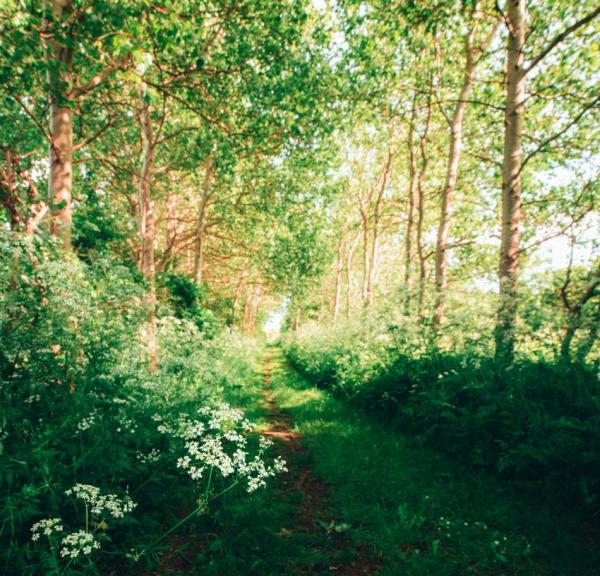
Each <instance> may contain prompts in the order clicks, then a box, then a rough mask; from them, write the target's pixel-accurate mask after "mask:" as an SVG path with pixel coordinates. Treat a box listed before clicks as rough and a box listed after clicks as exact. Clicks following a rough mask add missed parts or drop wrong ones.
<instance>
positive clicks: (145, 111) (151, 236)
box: [139, 85, 158, 370]
mask: <svg viewBox="0 0 600 576" xmlns="http://www.w3.org/2000/svg"><path fill="white" fill-rule="evenodd" d="M140 102H141V109H140V128H141V135H142V170H141V173H140V181H139V219H140V270H141V272H142V274H143V275H144V278H145V279H146V282H147V283H148V295H147V303H146V304H147V310H148V312H147V317H148V321H147V323H146V326H145V327H144V331H143V336H144V339H145V341H146V346H147V348H148V356H149V359H150V369H151V370H155V369H156V367H157V365H158V357H157V341H156V286H155V274H156V263H155V259H154V242H155V237H156V221H155V212H154V210H155V204H154V201H153V199H152V194H151V190H152V189H151V184H152V170H153V161H154V142H153V139H152V138H153V137H152V119H151V108H150V104H149V102H148V100H147V90H146V86H145V85H143V86H142V87H141V88H140Z"/></svg>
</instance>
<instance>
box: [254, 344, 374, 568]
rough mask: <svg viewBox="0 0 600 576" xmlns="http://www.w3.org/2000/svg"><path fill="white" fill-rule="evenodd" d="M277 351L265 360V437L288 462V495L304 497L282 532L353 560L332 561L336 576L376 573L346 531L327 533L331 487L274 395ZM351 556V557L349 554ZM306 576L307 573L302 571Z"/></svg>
mask: <svg viewBox="0 0 600 576" xmlns="http://www.w3.org/2000/svg"><path fill="white" fill-rule="evenodd" d="M281 362H282V361H281V359H280V357H279V356H278V351H277V350H273V349H269V350H267V352H266V355H265V361H264V379H263V385H264V402H265V408H266V409H267V411H268V418H267V420H268V422H269V428H268V429H266V430H263V431H262V434H263V435H264V436H266V437H268V438H271V439H272V440H273V441H275V442H276V444H277V446H278V450H279V453H280V454H281V456H282V457H283V458H284V459H285V461H286V462H287V468H288V470H289V472H288V473H287V474H285V475H284V476H282V477H280V482H282V483H283V484H284V490H285V493H286V494H287V495H288V496H289V497H292V495H293V494H294V493H295V494H296V495H297V494H298V493H299V494H300V495H301V503H300V505H299V513H298V516H297V518H296V520H295V522H296V523H295V524H294V525H292V526H290V527H289V528H288V529H284V530H282V532H283V534H282V535H283V536H285V535H286V533H287V534H292V533H293V532H304V533H309V534H311V535H313V536H317V537H318V540H320V542H321V543H320V544H319V547H320V548H321V547H322V548H323V549H324V550H327V551H328V552H329V554H330V555H331V556H332V557H339V556H343V557H350V558H351V559H350V560H345V561H340V562H333V563H331V564H330V565H329V566H328V567H327V568H328V571H329V572H330V573H331V574H335V575H336V576H367V575H370V574H376V573H377V571H378V569H379V565H378V562H377V561H376V560H375V559H374V558H372V557H371V556H370V555H369V553H368V550H366V549H365V548H364V547H361V546H357V545H356V544H355V543H354V542H352V541H351V540H350V538H349V537H348V536H347V535H346V534H344V533H343V532H336V531H335V530H331V531H328V530H326V526H327V525H329V524H330V523H331V522H333V521H335V519H334V518H333V517H332V516H328V515H327V514H326V513H325V510H326V509H327V501H328V493H329V490H328V487H327V485H326V484H325V482H324V481H323V480H322V479H320V478H318V477H317V476H316V475H315V474H314V472H313V470H312V469H311V467H310V465H308V464H307V463H306V461H307V458H306V455H307V454H308V452H307V450H306V448H304V447H303V445H302V436H301V435H300V434H299V433H298V432H296V431H294V430H293V419H292V416H291V415H290V414H288V413H287V412H283V411H282V410H281V409H280V408H279V406H278V405H277V402H276V400H275V397H274V395H273V391H272V388H271V376H272V374H273V371H274V370H276V369H277V368H279V367H280V366H281ZM348 551H350V552H351V553H350V554H348V553H347V552H348ZM303 574H306V572H303Z"/></svg>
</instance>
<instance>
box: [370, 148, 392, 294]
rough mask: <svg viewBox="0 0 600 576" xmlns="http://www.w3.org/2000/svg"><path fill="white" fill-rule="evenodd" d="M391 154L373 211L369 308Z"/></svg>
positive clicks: (375, 279)
mask: <svg viewBox="0 0 600 576" xmlns="http://www.w3.org/2000/svg"><path fill="white" fill-rule="evenodd" d="M392 158H393V153H392V150H391V142H390V149H389V150H388V156H387V160H386V163H385V166H384V167H383V174H382V175H381V186H380V187H379V191H378V193H377V198H376V199H375V207H374V209H373V240H372V244H371V266H370V269H369V282H368V285H367V302H368V304H369V306H371V305H372V304H373V299H374V292H375V283H376V282H377V271H378V264H379V234H380V224H381V209H382V204H383V196H384V194H385V188H386V186H387V182H388V179H389V177H390V171H391V168H392Z"/></svg>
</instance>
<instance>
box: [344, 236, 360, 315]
mask: <svg viewBox="0 0 600 576" xmlns="http://www.w3.org/2000/svg"><path fill="white" fill-rule="evenodd" d="M359 241H360V230H359V231H358V232H357V234H356V236H355V237H354V240H353V241H352V245H351V246H350V248H349V250H348V253H347V254H346V263H345V268H346V318H349V317H350V293H351V291H352V273H351V268H352V258H353V256H354V251H355V250H356V247H357V246H358V242H359Z"/></svg>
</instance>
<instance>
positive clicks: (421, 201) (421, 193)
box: [416, 73, 433, 316]
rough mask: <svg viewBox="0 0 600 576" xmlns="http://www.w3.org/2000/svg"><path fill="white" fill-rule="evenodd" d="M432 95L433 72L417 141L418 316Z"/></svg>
mask: <svg viewBox="0 0 600 576" xmlns="http://www.w3.org/2000/svg"><path fill="white" fill-rule="evenodd" d="M432 95H433V73H432V74H431V82H430V86H429V95H428V99H427V109H426V113H425V127H424V130H423V134H422V136H421V138H420V141H419V148H420V152H421V169H420V170H419V176H418V178H417V194H418V201H417V238H416V240H417V254H418V256H419V294H418V307H419V308H418V310H419V316H421V315H422V313H423V301H424V297H425V279H426V276H427V266H426V264H427V262H426V260H427V257H426V256H425V247H424V245H423V224H424V221H425V176H426V174H427V167H428V165H429V156H428V155H427V138H428V134H429V125H430V123H431V100H432Z"/></svg>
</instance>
